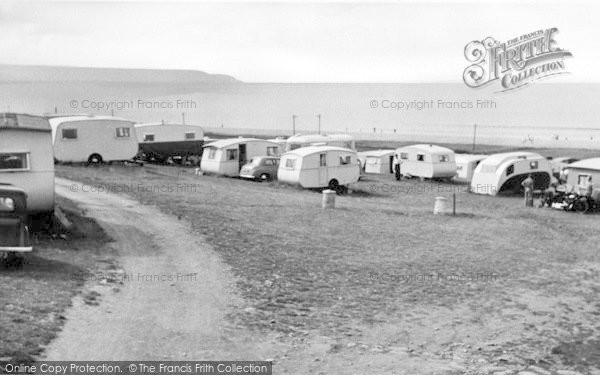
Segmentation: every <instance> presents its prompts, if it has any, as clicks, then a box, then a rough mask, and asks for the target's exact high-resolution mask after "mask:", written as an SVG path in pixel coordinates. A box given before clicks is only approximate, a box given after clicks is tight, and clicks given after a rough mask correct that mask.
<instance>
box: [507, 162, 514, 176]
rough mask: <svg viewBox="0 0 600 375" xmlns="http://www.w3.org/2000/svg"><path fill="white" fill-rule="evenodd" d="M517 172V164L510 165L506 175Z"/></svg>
mask: <svg viewBox="0 0 600 375" xmlns="http://www.w3.org/2000/svg"><path fill="white" fill-rule="evenodd" d="M513 173H515V165H514V164H512V165H509V166H508V168H506V175H507V176H510V175H511V174H513Z"/></svg>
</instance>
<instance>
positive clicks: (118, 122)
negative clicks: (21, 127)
mask: <svg viewBox="0 0 600 375" xmlns="http://www.w3.org/2000/svg"><path fill="white" fill-rule="evenodd" d="M49 121H50V125H51V126H52V139H53V141H54V158H55V159H56V160H57V161H59V162H65V163H66V162H69V163H82V162H87V163H102V162H111V161H122V160H132V159H133V158H134V157H135V156H136V154H137V152H138V142H137V137H136V134H135V129H134V127H133V122H131V121H128V120H125V119H121V118H117V117H111V116H70V117H55V118H50V120H49Z"/></svg>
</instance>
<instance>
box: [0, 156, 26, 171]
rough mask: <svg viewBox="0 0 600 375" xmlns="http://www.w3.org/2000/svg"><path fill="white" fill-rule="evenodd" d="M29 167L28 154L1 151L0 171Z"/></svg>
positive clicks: (19, 169) (24, 169)
mask: <svg viewBox="0 0 600 375" xmlns="http://www.w3.org/2000/svg"><path fill="white" fill-rule="evenodd" d="M28 169H29V154H27V153H25V152H19V153H16V152H15V153H1V154H0V171H26V170H28Z"/></svg>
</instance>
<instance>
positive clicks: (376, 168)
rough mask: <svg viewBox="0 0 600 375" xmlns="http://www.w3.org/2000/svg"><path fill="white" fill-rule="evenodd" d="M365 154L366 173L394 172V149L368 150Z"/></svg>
mask: <svg viewBox="0 0 600 375" xmlns="http://www.w3.org/2000/svg"><path fill="white" fill-rule="evenodd" d="M363 154H364V155H365V173H377V174H387V173H394V150H377V151H367V152H364V153H363Z"/></svg>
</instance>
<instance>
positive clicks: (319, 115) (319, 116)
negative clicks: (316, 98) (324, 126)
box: [317, 113, 321, 134]
mask: <svg viewBox="0 0 600 375" xmlns="http://www.w3.org/2000/svg"><path fill="white" fill-rule="evenodd" d="M317 118H318V119H319V134H321V114H320V113H319V114H318V115H317Z"/></svg>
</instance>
